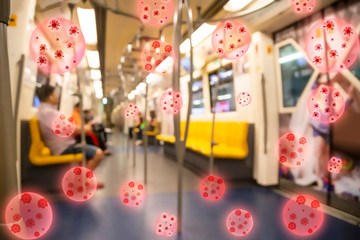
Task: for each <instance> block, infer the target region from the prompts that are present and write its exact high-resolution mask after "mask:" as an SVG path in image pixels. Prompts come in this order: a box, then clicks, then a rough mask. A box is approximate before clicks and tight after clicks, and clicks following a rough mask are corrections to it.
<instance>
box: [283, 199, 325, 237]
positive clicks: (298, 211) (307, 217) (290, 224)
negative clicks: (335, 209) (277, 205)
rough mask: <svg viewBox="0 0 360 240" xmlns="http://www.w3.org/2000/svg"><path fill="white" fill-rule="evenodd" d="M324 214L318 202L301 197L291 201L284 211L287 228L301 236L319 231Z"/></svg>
mask: <svg viewBox="0 0 360 240" xmlns="http://www.w3.org/2000/svg"><path fill="white" fill-rule="evenodd" d="M323 220H324V213H323V210H322V207H321V206H320V203H319V201H318V200H316V199H315V198H313V197H311V196H307V195H299V196H296V197H294V198H292V199H290V200H289V201H288V202H287V204H286V205H285V207H284V210H283V221H284V224H285V226H286V227H287V228H288V229H289V230H290V231H291V232H292V233H293V234H296V235H299V236H307V235H311V234H313V233H315V232H316V231H318V230H319V229H320V227H321V225H322V223H323Z"/></svg>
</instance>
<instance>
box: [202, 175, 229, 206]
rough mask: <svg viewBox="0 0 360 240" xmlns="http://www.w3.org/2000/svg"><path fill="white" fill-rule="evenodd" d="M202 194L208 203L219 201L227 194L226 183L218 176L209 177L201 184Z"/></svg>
mask: <svg viewBox="0 0 360 240" xmlns="http://www.w3.org/2000/svg"><path fill="white" fill-rule="evenodd" d="M200 193H201V196H203V197H204V198H205V199H206V200H208V201H216V200H219V199H220V198H221V197H222V196H223V195H224V193H225V183H224V181H223V180H222V179H221V178H220V177H217V176H213V175H211V176H207V177H205V178H204V179H203V180H202V181H201V183H200Z"/></svg>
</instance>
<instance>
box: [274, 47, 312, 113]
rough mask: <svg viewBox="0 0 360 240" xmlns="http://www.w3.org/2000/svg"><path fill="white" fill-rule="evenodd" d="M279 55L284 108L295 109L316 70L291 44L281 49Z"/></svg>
mask: <svg viewBox="0 0 360 240" xmlns="http://www.w3.org/2000/svg"><path fill="white" fill-rule="evenodd" d="M279 55H280V58H279V63H280V67H281V87H282V96H283V99H282V101H283V107H284V108H289V107H295V106H296V104H297V102H298V100H299V98H300V96H301V94H302V92H303V91H304V89H305V87H306V84H307V83H308V81H309V79H310V77H311V75H312V74H313V72H314V70H313V69H312V68H311V66H310V65H309V64H308V63H307V61H306V59H305V57H304V54H303V53H302V52H300V51H298V50H296V48H295V47H294V46H293V45H291V44H287V45H285V46H283V47H281V48H280V49H279Z"/></svg>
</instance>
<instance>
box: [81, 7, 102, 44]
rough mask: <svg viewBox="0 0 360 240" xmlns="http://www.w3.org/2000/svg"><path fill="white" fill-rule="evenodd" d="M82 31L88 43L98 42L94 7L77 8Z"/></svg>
mask: <svg viewBox="0 0 360 240" xmlns="http://www.w3.org/2000/svg"><path fill="white" fill-rule="evenodd" d="M77 14H78V17H79V22H80V27H81V31H82V33H83V34H84V37H85V42H86V43H87V44H91V45H95V44H97V34H96V21H95V11H94V9H84V8H77Z"/></svg>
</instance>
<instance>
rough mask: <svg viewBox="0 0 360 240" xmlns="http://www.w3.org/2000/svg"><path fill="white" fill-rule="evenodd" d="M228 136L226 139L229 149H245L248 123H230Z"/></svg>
mask: <svg viewBox="0 0 360 240" xmlns="http://www.w3.org/2000/svg"><path fill="white" fill-rule="evenodd" d="M229 130H230V132H229V134H228V138H227V145H228V146H230V147H246V146H247V144H248V143H247V139H248V132H249V123H247V122H231V123H229Z"/></svg>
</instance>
